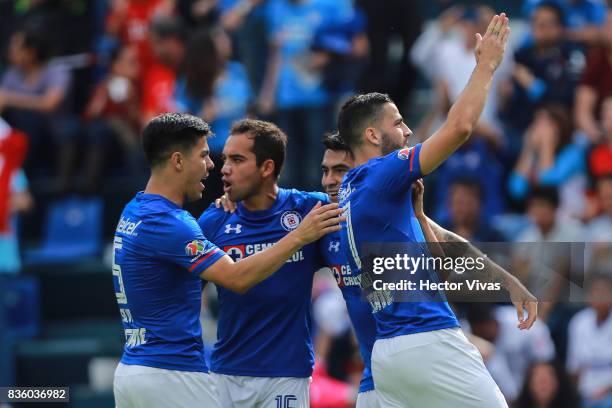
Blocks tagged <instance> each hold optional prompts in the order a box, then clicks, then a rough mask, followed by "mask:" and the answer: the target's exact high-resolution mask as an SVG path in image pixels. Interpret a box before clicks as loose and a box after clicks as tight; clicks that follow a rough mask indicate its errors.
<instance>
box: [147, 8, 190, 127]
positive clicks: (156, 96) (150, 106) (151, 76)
mask: <svg viewBox="0 0 612 408" xmlns="http://www.w3.org/2000/svg"><path fill="white" fill-rule="evenodd" d="M149 40H150V42H151V48H152V50H153V53H154V55H155V57H156V58H157V59H158V61H159V63H156V64H154V65H153V67H150V68H149V69H148V70H147V72H146V73H145V75H144V81H143V83H142V118H141V119H142V123H147V122H148V121H149V120H150V119H151V118H152V117H154V116H156V115H158V114H160V113H163V112H172V111H176V107H175V105H174V90H175V83H176V77H177V76H178V74H179V73H180V72H181V71H182V69H183V64H184V62H185V55H186V52H187V32H186V29H185V28H184V25H183V23H182V22H181V21H180V20H179V19H176V18H169V17H164V18H159V19H156V20H154V21H153V22H152V23H151V26H150V27H149Z"/></svg>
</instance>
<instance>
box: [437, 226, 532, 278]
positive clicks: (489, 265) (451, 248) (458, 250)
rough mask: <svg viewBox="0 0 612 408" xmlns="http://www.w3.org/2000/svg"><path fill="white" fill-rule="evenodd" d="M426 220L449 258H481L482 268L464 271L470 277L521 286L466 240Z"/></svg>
mask: <svg viewBox="0 0 612 408" xmlns="http://www.w3.org/2000/svg"><path fill="white" fill-rule="evenodd" d="M428 221H429V225H430V226H431V229H432V230H433V231H434V233H435V234H436V237H437V238H438V241H439V242H443V243H445V245H444V249H445V254H446V255H447V256H450V257H451V258H458V257H469V258H472V259H482V262H483V264H484V268H483V269H482V270H479V269H478V268H473V269H471V270H469V271H466V273H469V274H470V275H471V277H473V278H477V279H479V280H480V281H482V282H491V283H500V284H501V286H502V287H503V288H506V289H507V288H512V287H516V286H519V285H520V286H522V284H521V282H520V281H519V280H518V279H517V278H516V277H514V276H512V275H511V274H510V273H509V272H508V271H506V270H505V269H504V268H502V267H501V266H499V265H498V264H496V263H495V262H493V261H492V260H491V259H489V258H488V257H487V256H486V255H485V254H483V253H482V251H480V250H479V249H478V248H476V247H475V246H474V245H472V244H471V243H470V242H469V241H468V240H466V239H465V238H463V237H462V236H460V235H458V234H455V233H454V232H452V231H448V230H446V229H444V228H442V227H441V226H439V225H438V224H436V223H435V222H434V221H432V220H431V219H429V218H428Z"/></svg>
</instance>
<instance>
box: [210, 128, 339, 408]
mask: <svg viewBox="0 0 612 408" xmlns="http://www.w3.org/2000/svg"><path fill="white" fill-rule="evenodd" d="M286 146H287V136H286V135H285V134H284V133H283V132H282V131H281V130H280V129H279V128H278V127H277V126H276V125H274V124H272V123H269V122H264V121H260V120H252V119H245V120H242V121H239V122H237V123H235V124H234V125H233V126H232V129H231V133H230V136H229V137H228V139H227V141H226V143H225V146H224V148H223V159H224V165H223V168H222V169H221V173H222V175H223V177H222V179H223V184H224V191H225V196H226V197H227V198H228V199H229V200H230V201H232V202H234V203H237V204H236V210H235V211H234V212H233V213H230V212H226V211H224V209H223V208H216V207H215V206H214V205H211V207H210V208H209V209H207V210H206V211H205V212H204V213H203V214H202V216H201V217H200V219H199V220H198V222H199V224H200V226H201V227H202V230H203V232H204V235H206V236H207V237H208V238H209V239H210V241H211V242H213V243H214V244H215V245H217V246H218V247H220V248H222V249H223V250H224V251H225V252H226V253H227V254H228V255H230V256H232V257H234V259H236V260H238V259H250V258H251V257H252V256H253V255H254V254H256V253H258V252H259V251H261V250H263V249H264V248H267V247H269V246H270V245H272V244H274V243H275V242H277V241H278V240H279V239H281V238H283V237H284V236H286V235H287V234H291V231H293V230H294V229H295V228H297V227H298V226H299V225H300V223H301V222H303V221H302V220H303V218H304V216H305V215H306V213H307V211H308V209H309V208H311V207H312V206H313V205H314V204H315V203H316V202H318V201H323V202H328V201H329V199H328V198H327V196H326V195H325V194H323V193H307V192H302V191H298V190H290V189H284V188H279V187H278V184H277V180H278V177H279V175H280V173H281V169H282V167H283V161H284V158H285V151H286ZM321 252H322V251H321V249H320V248H319V243H313V244H311V245H306V246H304V247H303V248H302V249H301V250H299V251H297V252H296V253H295V254H294V255H293V257H291V258H290V259H289V260H288V261H287V263H286V264H285V265H284V266H283V267H282V268H281V269H280V270H279V271H278V272H277V273H276V274H274V275H273V276H271V277H269V278H268V279H266V280H264V281H262V282H261V283H259V284H258V285H255V286H254V287H252V288H251V289H250V290H249V291H247V292H246V293H243V294H238V293H234V292H232V291H229V290H227V289H224V288H222V287H219V288H218V297H219V324H218V328H217V342H216V344H215V346H214V349H213V352H212V358H211V371H212V372H213V373H214V377H215V378H216V380H217V388H218V391H219V400H220V403H221V406H222V407H265V408H267V407H282V408H289V407H296V408H297V407H300V408H307V407H309V388H310V387H309V385H310V375H311V374H312V368H313V364H314V352H313V346H312V339H311V332H312V325H311V316H310V308H311V305H310V299H311V292H312V280H313V275H314V273H315V272H316V271H317V270H318V269H320V268H321V267H322V266H323V265H324V263H323V258H322V256H321Z"/></svg>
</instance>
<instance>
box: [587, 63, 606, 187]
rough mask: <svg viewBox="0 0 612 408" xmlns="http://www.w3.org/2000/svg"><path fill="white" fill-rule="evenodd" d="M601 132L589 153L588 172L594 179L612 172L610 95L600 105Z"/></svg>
mask: <svg viewBox="0 0 612 408" xmlns="http://www.w3.org/2000/svg"><path fill="white" fill-rule="evenodd" d="M611 75H612V73H611ZM601 132H602V133H603V139H602V140H601V142H600V143H599V144H598V145H597V146H596V147H595V148H594V149H593V150H592V151H591V152H590V153H589V172H590V174H591V176H592V177H593V178H595V179H597V178H599V177H602V176H605V175H608V174H612V96H608V97H607V98H606V99H605V100H604V101H603V103H602V105H601Z"/></svg>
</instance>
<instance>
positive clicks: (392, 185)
mask: <svg viewBox="0 0 612 408" xmlns="http://www.w3.org/2000/svg"><path fill="white" fill-rule="evenodd" d="M421 146H422V145H421V144H417V145H416V146H413V147H407V148H404V149H400V150H396V151H394V152H392V153H390V154H388V155H387V156H384V157H383V158H381V159H380V162H378V163H377V164H376V165H374V166H373V168H372V173H371V174H372V176H373V179H372V180H371V185H370V187H371V188H372V189H374V190H388V189H397V188H400V189H404V188H408V187H410V185H412V183H413V182H414V181H416V180H417V179H419V178H421V177H422V174H421V164H420V154H421Z"/></svg>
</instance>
